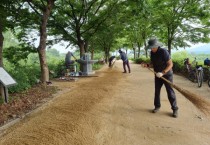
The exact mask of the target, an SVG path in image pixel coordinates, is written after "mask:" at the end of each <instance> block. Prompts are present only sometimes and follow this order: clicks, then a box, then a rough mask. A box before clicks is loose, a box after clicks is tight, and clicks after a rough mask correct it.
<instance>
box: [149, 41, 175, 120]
mask: <svg viewBox="0 0 210 145" xmlns="http://www.w3.org/2000/svg"><path fill="white" fill-rule="evenodd" d="M147 49H151V52H150V60H151V64H152V65H153V68H154V71H155V72H156V73H155V97H154V106H155V108H154V109H153V113H156V112H158V111H159V109H160V107H161V103H160V91H161V87H162V86H163V84H164V85H165V88H166V92H167V95H168V100H169V102H170V104H171V109H172V110H173V113H172V116H173V117H175V118H176V117H178V106H177V100H176V95H175V92H174V90H173V88H172V87H171V86H170V85H169V84H168V83H167V82H165V81H164V80H163V79H161V77H164V78H165V79H167V80H169V81H170V82H173V71H172V67H173V62H172V60H171V57H170V54H169V52H168V51H167V50H166V49H164V48H162V47H161V43H160V42H158V40H157V39H150V40H149V41H148V46H147Z"/></svg>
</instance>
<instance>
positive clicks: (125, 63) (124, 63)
mask: <svg viewBox="0 0 210 145" xmlns="http://www.w3.org/2000/svg"><path fill="white" fill-rule="evenodd" d="M126 65H127V67H128V71H129V73H130V72H131V69H130V65H129V60H126V61H123V69H124V72H127V71H126Z"/></svg>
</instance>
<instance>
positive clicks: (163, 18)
mask: <svg viewBox="0 0 210 145" xmlns="http://www.w3.org/2000/svg"><path fill="white" fill-rule="evenodd" d="M207 1H208V0H185V1H171V0H162V1H158V0H155V1H154V2H153V9H152V10H153V16H154V23H155V24H156V27H154V29H153V30H154V32H155V33H156V34H157V35H158V37H159V38H161V40H162V41H163V42H164V43H165V44H167V46H168V51H169V53H171V49H172V46H173V47H185V46H188V43H189V42H194V43H196V42H207V41H208V40H207V39H206V38H208V35H209V32H210V29H209V26H207V25H203V24H202V21H201V19H202V17H205V16H206V15H209V11H208V12H207V11H206V10H207V9H206V8H207V5H208V6H209V2H207Z"/></svg>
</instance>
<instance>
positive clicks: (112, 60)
mask: <svg viewBox="0 0 210 145" xmlns="http://www.w3.org/2000/svg"><path fill="white" fill-rule="evenodd" d="M114 60H115V56H111V57H110V58H109V67H111V66H112V64H113V62H114Z"/></svg>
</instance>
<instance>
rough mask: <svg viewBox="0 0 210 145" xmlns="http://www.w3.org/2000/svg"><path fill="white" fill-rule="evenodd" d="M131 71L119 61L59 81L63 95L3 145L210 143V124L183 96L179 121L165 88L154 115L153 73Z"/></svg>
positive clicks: (0, 143) (9, 132)
mask: <svg viewBox="0 0 210 145" xmlns="http://www.w3.org/2000/svg"><path fill="white" fill-rule="evenodd" d="M131 68H132V73H131V74H123V73H121V71H122V64H121V61H118V62H116V64H115V66H114V67H113V68H112V69H108V68H107V67H104V68H103V69H101V70H100V71H98V72H97V75H99V77H96V78H81V79H79V80H78V81H77V82H54V83H53V84H55V85H58V86H59V87H61V88H62V89H64V91H63V93H61V94H59V95H57V96H56V97H55V98H54V99H53V100H51V101H50V102H49V103H47V104H45V105H43V106H42V107H41V108H39V109H38V110H37V111H35V112H34V113H31V114H30V115H28V116H27V117H25V118H24V119H23V120H21V121H19V122H18V123H16V124H15V125H13V126H11V127H9V128H8V129H6V130H4V131H5V132H6V133H5V134H4V135H3V136H1V137H0V145H168V144H170V145H209V144H210V137H209V136H210V120H209V119H208V118H207V116H205V115H204V114H203V113H202V112H200V111H199V110H198V109H197V108H196V107H195V106H194V105H193V104H192V103H191V102H189V101H188V100H187V99H185V97H183V96H182V95H181V94H180V93H179V92H177V91H176V94H177V99H178V106H179V108H180V109H179V117H178V118H172V117H171V112H172V111H171V110H170V105H169V102H168V100H167V97H166V92H165V88H163V89H162V93H161V94H162V99H161V102H162V108H161V111H160V112H158V113H157V114H153V113H151V109H153V94H154V87H153V86H154V83H153V74H152V73H151V72H150V71H149V70H147V69H144V68H141V67H140V66H139V65H135V64H131ZM174 82H175V84H179V85H181V86H183V88H185V89H187V90H192V91H194V92H196V93H197V94H200V95H202V96H205V97H209V96H210V95H209V94H210V89H209V88H208V87H207V84H204V86H203V87H202V88H200V89H199V88H197V87H196V84H192V83H191V82H189V81H188V80H186V79H185V78H182V77H180V76H175V79H174ZM208 100H210V99H208ZM201 118H202V119H201Z"/></svg>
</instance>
